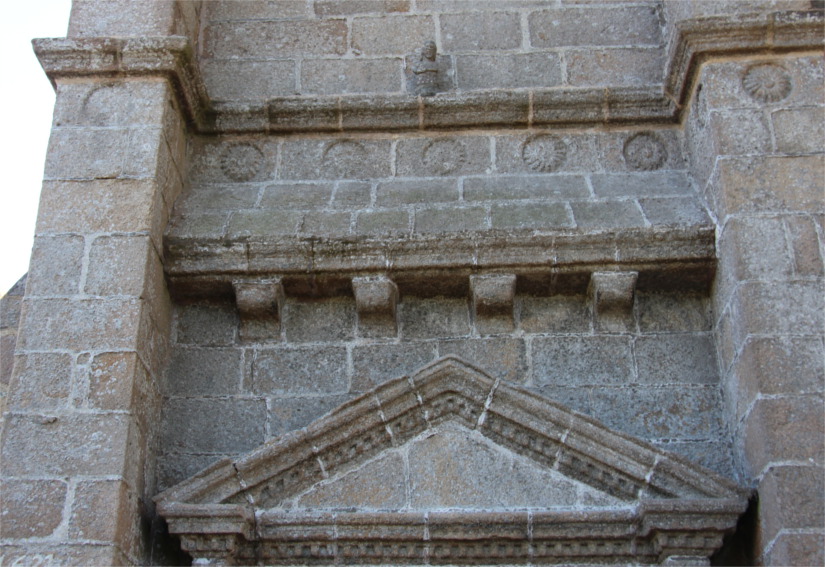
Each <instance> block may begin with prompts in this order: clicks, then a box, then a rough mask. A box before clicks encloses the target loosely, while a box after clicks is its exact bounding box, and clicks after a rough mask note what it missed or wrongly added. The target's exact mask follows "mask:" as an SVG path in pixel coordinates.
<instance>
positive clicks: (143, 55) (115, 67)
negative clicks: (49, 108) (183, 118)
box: [32, 36, 214, 130]
mask: <svg viewBox="0 0 825 567" xmlns="http://www.w3.org/2000/svg"><path fill="white" fill-rule="evenodd" d="M32 46H33V47H34V53H35V55H36V56H37V59H38V60H39V61H40V65H41V66H42V67H43V71H45V73H46V76H47V77H49V80H50V81H51V83H52V86H54V85H55V82H56V81H57V80H60V79H70V78H124V79H125V78H130V77H165V78H167V79H168V80H169V81H170V82H171V84H172V86H173V88H174V89H175V92H176V93H177V95H178V99H179V102H180V103H181V105H182V107H183V108H184V112H185V114H186V115H187V118H188V119H189V120H190V121H191V122H192V123H193V124H194V125H195V128H196V130H207V129H209V126H208V122H209V120H210V119H214V117H213V116H212V114H213V112H212V110H211V102H210V101H209V95H208V94H207V92H206V86H204V84H203V80H202V79H201V75H200V70H199V68H198V64H197V62H196V60H195V55H194V53H193V51H192V45H191V43H190V42H189V40H188V38H186V37H184V36H168V37H145V38H128V39H127V38H112V37H97V38H84V39H79V38H72V39H69V38H41V39H34V40H32Z"/></svg>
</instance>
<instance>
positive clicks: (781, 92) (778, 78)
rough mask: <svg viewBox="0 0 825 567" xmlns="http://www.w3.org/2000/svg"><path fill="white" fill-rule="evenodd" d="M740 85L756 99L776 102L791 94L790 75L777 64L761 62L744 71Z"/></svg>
mask: <svg viewBox="0 0 825 567" xmlns="http://www.w3.org/2000/svg"><path fill="white" fill-rule="evenodd" d="M742 86H743V87H744V88H745V92H746V93H748V96H750V97H751V98H752V99H754V100H756V101H759V102H778V101H780V100H782V99H784V98H786V97H787V96H788V95H789V94H791V77H790V75H788V73H787V72H786V71H785V69H783V68H782V67H780V66H779V65H774V64H772V63H762V64H760V65H754V66H753V67H750V68H749V69H748V70H747V71H746V72H745V76H744V77H742Z"/></svg>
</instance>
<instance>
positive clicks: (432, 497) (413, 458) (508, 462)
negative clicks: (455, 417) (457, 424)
mask: <svg viewBox="0 0 825 567" xmlns="http://www.w3.org/2000/svg"><path fill="white" fill-rule="evenodd" d="M456 454H459V455H461V456H462V458H461V459H456V458H454V455H456ZM410 484H411V487H410V489H411V497H412V506H413V508H419V509H431V508H459V509H460V508H501V507H504V506H515V507H523V506H572V505H574V504H575V503H576V502H577V499H578V498H577V497H578V491H577V487H576V485H575V484H574V483H573V482H571V481H570V480H568V479H565V478H564V477H561V475H558V476H557V475H555V474H553V473H551V472H550V471H544V470H541V469H539V468H538V467H536V466H535V465H534V464H533V463H530V462H529V461H527V460H526V459H520V458H518V457H516V456H514V455H513V454H512V453H510V454H507V453H505V452H499V451H497V450H496V448H494V447H493V446H491V445H488V444H487V443H485V442H484V438H483V437H481V436H480V435H478V434H475V435H474V434H473V433H472V432H470V431H468V430H465V429H454V430H451V429H446V430H444V431H442V432H440V433H436V434H435V435H433V436H431V437H428V438H426V439H424V440H422V441H419V442H417V443H415V444H413V446H412V447H411V448H410Z"/></svg>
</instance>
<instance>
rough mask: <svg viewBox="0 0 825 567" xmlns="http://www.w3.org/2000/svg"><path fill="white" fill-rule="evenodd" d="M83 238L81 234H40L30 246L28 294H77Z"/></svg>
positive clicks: (82, 253)
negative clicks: (31, 246)
mask: <svg viewBox="0 0 825 567" xmlns="http://www.w3.org/2000/svg"><path fill="white" fill-rule="evenodd" d="M84 246H85V240H84V238H83V237H82V236H54V237H46V236H41V237H37V238H35V241H34V247H33V248H32V260H31V263H32V268H31V272H30V275H29V277H28V278H27V287H28V290H29V295H31V296H38V295H46V296H49V295H76V294H77V293H79V291H80V275H81V270H82V264H83V256H84V252H85V250H84Z"/></svg>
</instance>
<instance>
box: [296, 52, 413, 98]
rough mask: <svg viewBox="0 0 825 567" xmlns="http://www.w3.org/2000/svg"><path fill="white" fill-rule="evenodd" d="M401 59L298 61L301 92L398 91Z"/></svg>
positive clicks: (400, 86) (400, 76) (400, 82)
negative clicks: (299, 64) (300, 62)
mask: <svg viewBox="0 0 825 567" xmlns="http://www.w3.org/2000/svg"><path fill="white" fill-rule="evenodd" d="M402 88H403V81H402V75H401V59H398V58H390V57H386V58H382V59H363V60H358V59H356V60H346V59H339V60H334V59H319V60H305V61H304V62H303V63H302V64H301V92H302V93H303V94H322V95H323V94H340V93H375V92H381V93H386V92H399V91H401V90H402Z"/></svg>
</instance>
